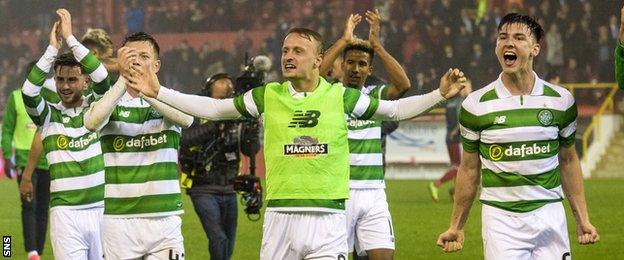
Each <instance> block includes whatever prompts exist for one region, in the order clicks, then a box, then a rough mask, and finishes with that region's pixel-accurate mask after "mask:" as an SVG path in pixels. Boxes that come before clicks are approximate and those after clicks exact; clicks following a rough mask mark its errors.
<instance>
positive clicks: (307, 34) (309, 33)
mask: <svg viewBox="0 0 624 260" xmlns="http://www.w3.org/2000/svg"><path fill="white" fill-rule="evenodd" d="M291 33H296V34H299V36H302V37H304V38H306V39H308V40H310V41H312V39H314V40H315V41H316V42H318V46H317V49H316V53H317V54H323V49H324V46H323V36H321V34H319V33H318V32H316V31H314V30H312V29H308V28H303V27H295V28H292V29H290V30H288V32H287V33H286V36H288V35H289V34H291Z"/></svg>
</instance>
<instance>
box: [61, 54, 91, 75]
mask: <svg viewBox="0 0 624 260" xmlns="http://www.w3.org/2000/svg"><path fill="white" fill-rule="evenodd" d="M61 66H65V67H79V68H80V73H82V74H86V73H87V72H86V71H85V70H84V69H83V68H82V66H80V62H78V60H76V58H74V55H73V54H71V53H70V52H66V53H63V54H61V55H59V56H58V57H56V60H54V66H53V68H54V70H56V68H58V67H61Z"/></svg>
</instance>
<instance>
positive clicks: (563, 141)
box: [559, 131, 576, 147]
mask: <svg viewBox="0 0 624 260" xmlns="http://www.w3.org/2000/svg"><path fill="white" fill-rule="evenodd" d="M574 141H576V131H574V132H573V133H572V134H570V136H568V137H563V136H561V135H560V136H559V144H560V145H561V146H563V147H570V146H572V145H574Z"/></svg>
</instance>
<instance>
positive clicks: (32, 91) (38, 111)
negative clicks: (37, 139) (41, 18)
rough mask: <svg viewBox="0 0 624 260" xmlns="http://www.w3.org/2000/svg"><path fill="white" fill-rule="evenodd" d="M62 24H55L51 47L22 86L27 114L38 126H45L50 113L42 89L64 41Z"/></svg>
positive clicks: (51, 34) (51, 36) (51, 33)
mask: <svg viewBox="0 0 624 260" xmlns="http://www.w3.org/2000/svg"><path fill="white" fill-rule="evenodd" d="M59 29H60V22H55V23H54V25H53V26H52V31H51V32H50V45H49V46H48V48H47V49H46V51H45V53H44V54H43V56H41V58H40V59H39V61H37V63H36V64H35V65H34V66H33V67H32V69H31V70H30V72H29V73H28V77H27V78H26V81H24V85H23V86H22V94H23V95H22V98H23V100H24V105H25V107H26V112H27V113H28V115H29V116H30V118H31V119H32V120H33V122H34V123H35V124H36V125H39V126H41V125H43V124H44V123H45V121H46V120H49V119H48V115H49V113H50V108H49V105H48V104H47V103H46V101H45V100H44V99H43V97H42V96H41V87H42V86H43V83H44V82H45V80H46V77H47V76H48V73H50V69H51V68H52V64H53V63H54V60H55V59H56V56H57V55H58V50H59V48H60V47H61V44H62V40H61V39H60V37H59V36H60V35H59V34H60V33H59Z"/></svg>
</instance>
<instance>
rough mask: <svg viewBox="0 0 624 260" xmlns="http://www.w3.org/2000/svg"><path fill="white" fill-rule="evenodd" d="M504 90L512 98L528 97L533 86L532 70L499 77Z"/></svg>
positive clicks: (533, 75)
mask: <svg viewBox="0 0 624 260" xmlns="http://www.w3.org/2000/svg"><path fill="white" fill-rule="evenodd" d="M501 79H502V80H503V84H504V85H505V88H507V90H509V93H511V95H513V96H520V95H529V94H531V92H532V91H533V85H535V80H537V79H536V78H535V74H533V70H532V69H526V70H520V71H517V72H514V73H504V72H503V75H502V76H501Z"/></svg>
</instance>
